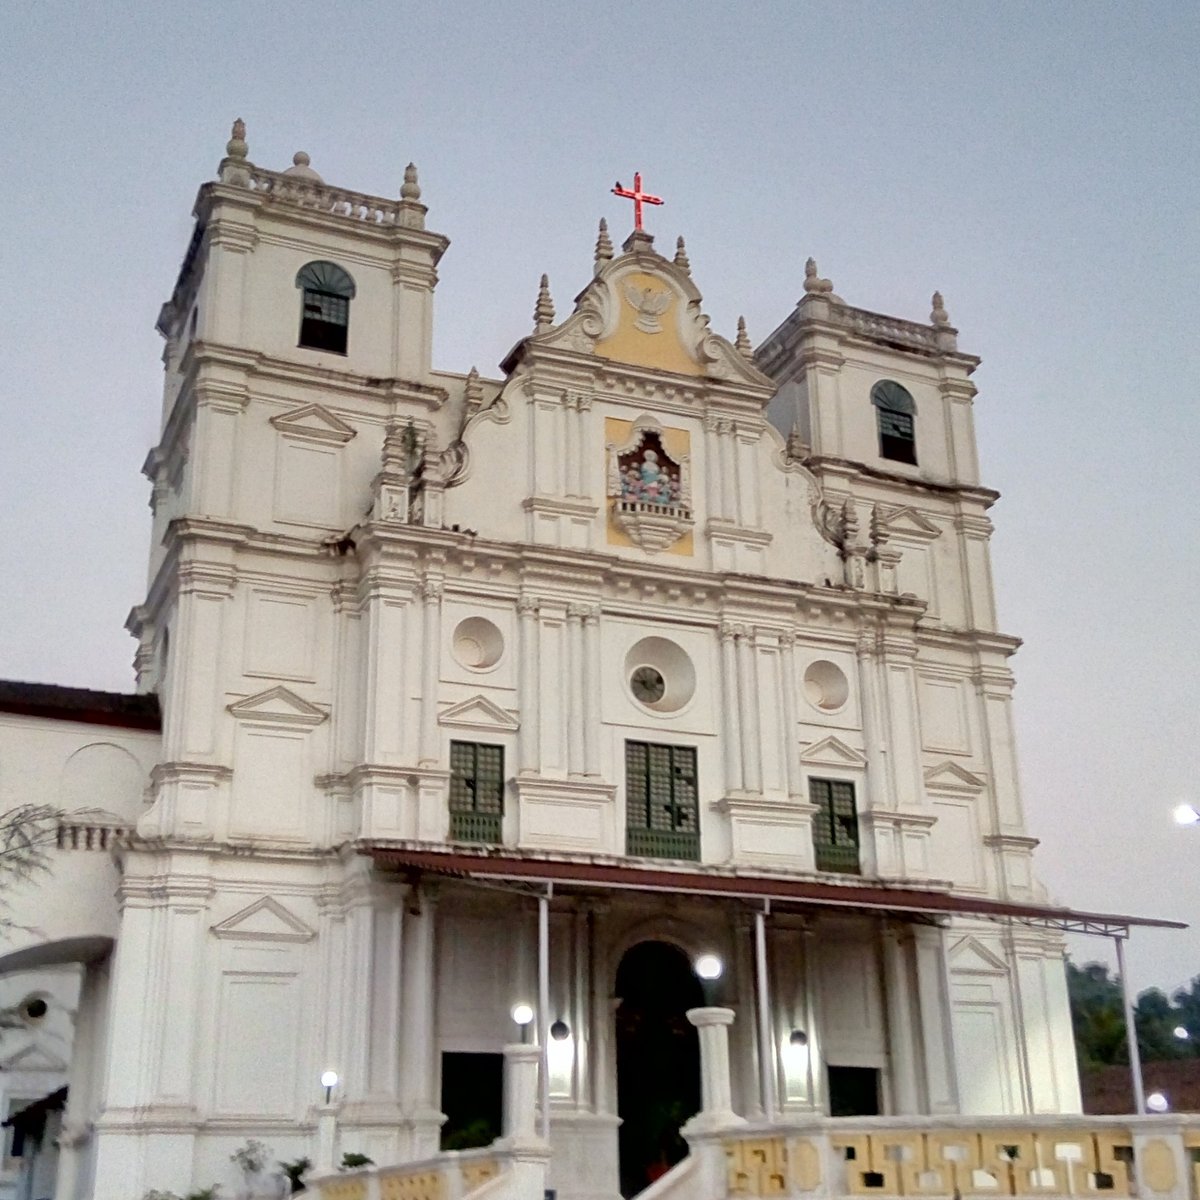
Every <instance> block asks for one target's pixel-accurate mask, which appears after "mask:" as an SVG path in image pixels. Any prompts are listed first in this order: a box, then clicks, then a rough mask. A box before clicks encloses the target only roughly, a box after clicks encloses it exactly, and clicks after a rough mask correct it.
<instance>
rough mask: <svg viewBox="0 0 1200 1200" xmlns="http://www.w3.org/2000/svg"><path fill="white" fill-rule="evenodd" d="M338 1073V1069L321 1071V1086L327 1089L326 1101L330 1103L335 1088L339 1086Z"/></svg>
mask: <svg viewBox="0 0 1200 1200" xmlns="http://www.w3.org/2000/svg"><path fill="white" fill-rule="evenodd" d="M337 1083H338V1073H337V1072H336V1071H322V1072H321V1086H322V1087H323V1088H324V1089H325V1103H326V1104H328V1103H329V1098H330V1096H332V1095H333V1089H334V1088H335V1087H337Z"/></svg>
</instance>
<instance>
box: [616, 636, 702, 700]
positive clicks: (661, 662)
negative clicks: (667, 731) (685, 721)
mask: <svg viewBox="0 0 1200 1200" xmlns="http://www.w3.org/2000/svg"><path fill="white" fill-rule="evenodd" d="M625 678H626V680H627V681H628V684H629V692H630V695H632V696H633V698H634V699H635V700H636V701H637V702H638V703H639V704H641V705H642V706H643V707H645V708H649V709H652V710H653V711H654V712H661V713H672V712H678V711H679V710H680V709H681V708H683V706H684V705H685V704H687V703H688V701H689V700H691V698H692V696H693V695H695V692H696V668H695V667H694V666H693V665H692V660H691V659H690V658H689V657H688V655H687V652H686V651H685V650H684V649H683V648H682V647H680V646H677V645H676V644H675V643H674V642H672V641H668V640H667V639H666V638H661V637H647V638H642V639H641V641H639V642H635V643H634V644H633V645H632V646H631V647H630V648H629V652H628V653H627V654H626V655H625Z"/></svg>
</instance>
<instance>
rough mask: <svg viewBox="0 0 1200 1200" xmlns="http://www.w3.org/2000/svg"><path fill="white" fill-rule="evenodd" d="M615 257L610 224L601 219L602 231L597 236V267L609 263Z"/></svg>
mask: <svg viewBox="0 0 1200 1200" xmlns="http://www.w3.org/2000/svg"><path fill="white" fill-rule="evenodd" d="M612 256H613V244H612V238H610V237H609V236H608V222H607V221H606V220H605V219H604V218H603V217H601V218H600V230H599V232H598V233H597V234H596V266H599V265H600V264H601V263H605V262H608V260H609V259H610V258H612Z"/></svg>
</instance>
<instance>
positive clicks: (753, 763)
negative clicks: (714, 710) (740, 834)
mask: <svg viewBox="0 0 1200 1200" xmlns="http://www.w3.org/2000/svg"><path fill="white" fill-rule="evenodd" d="M754 653H755V650H754V630H753V629H752V628H747V627H743V628H742V629H740V630H739V631H738V638H737V658H738V698H739V700H740V705H739V707H740V711H741V717H742V771H743V780H742V782H743V786H744V787H745V789H746V791H748V792H761V791H762V738H761V735H760V733H759V728H758V687H757V683H756V680H755V674H756V672H755V670H754V660H753V655H754Z"/></svg>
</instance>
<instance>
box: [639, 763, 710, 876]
mask: <svg viewBox="0 0 1200 1200" xmlns="http://www.w3.org/2000/svg"><path fill="white" fill-rule="evenodd" d="M625 814H626V816H625V851H626V853H627V854H637V855H641V856H644V857H646V858H690V859H693V860H697V859H699V857H700V814H699V807H698V803H697V798H696V751H695V749H694V747H692V746H657V745H654V744H653V743H651V742H626V743H625Z"/></svg>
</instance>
